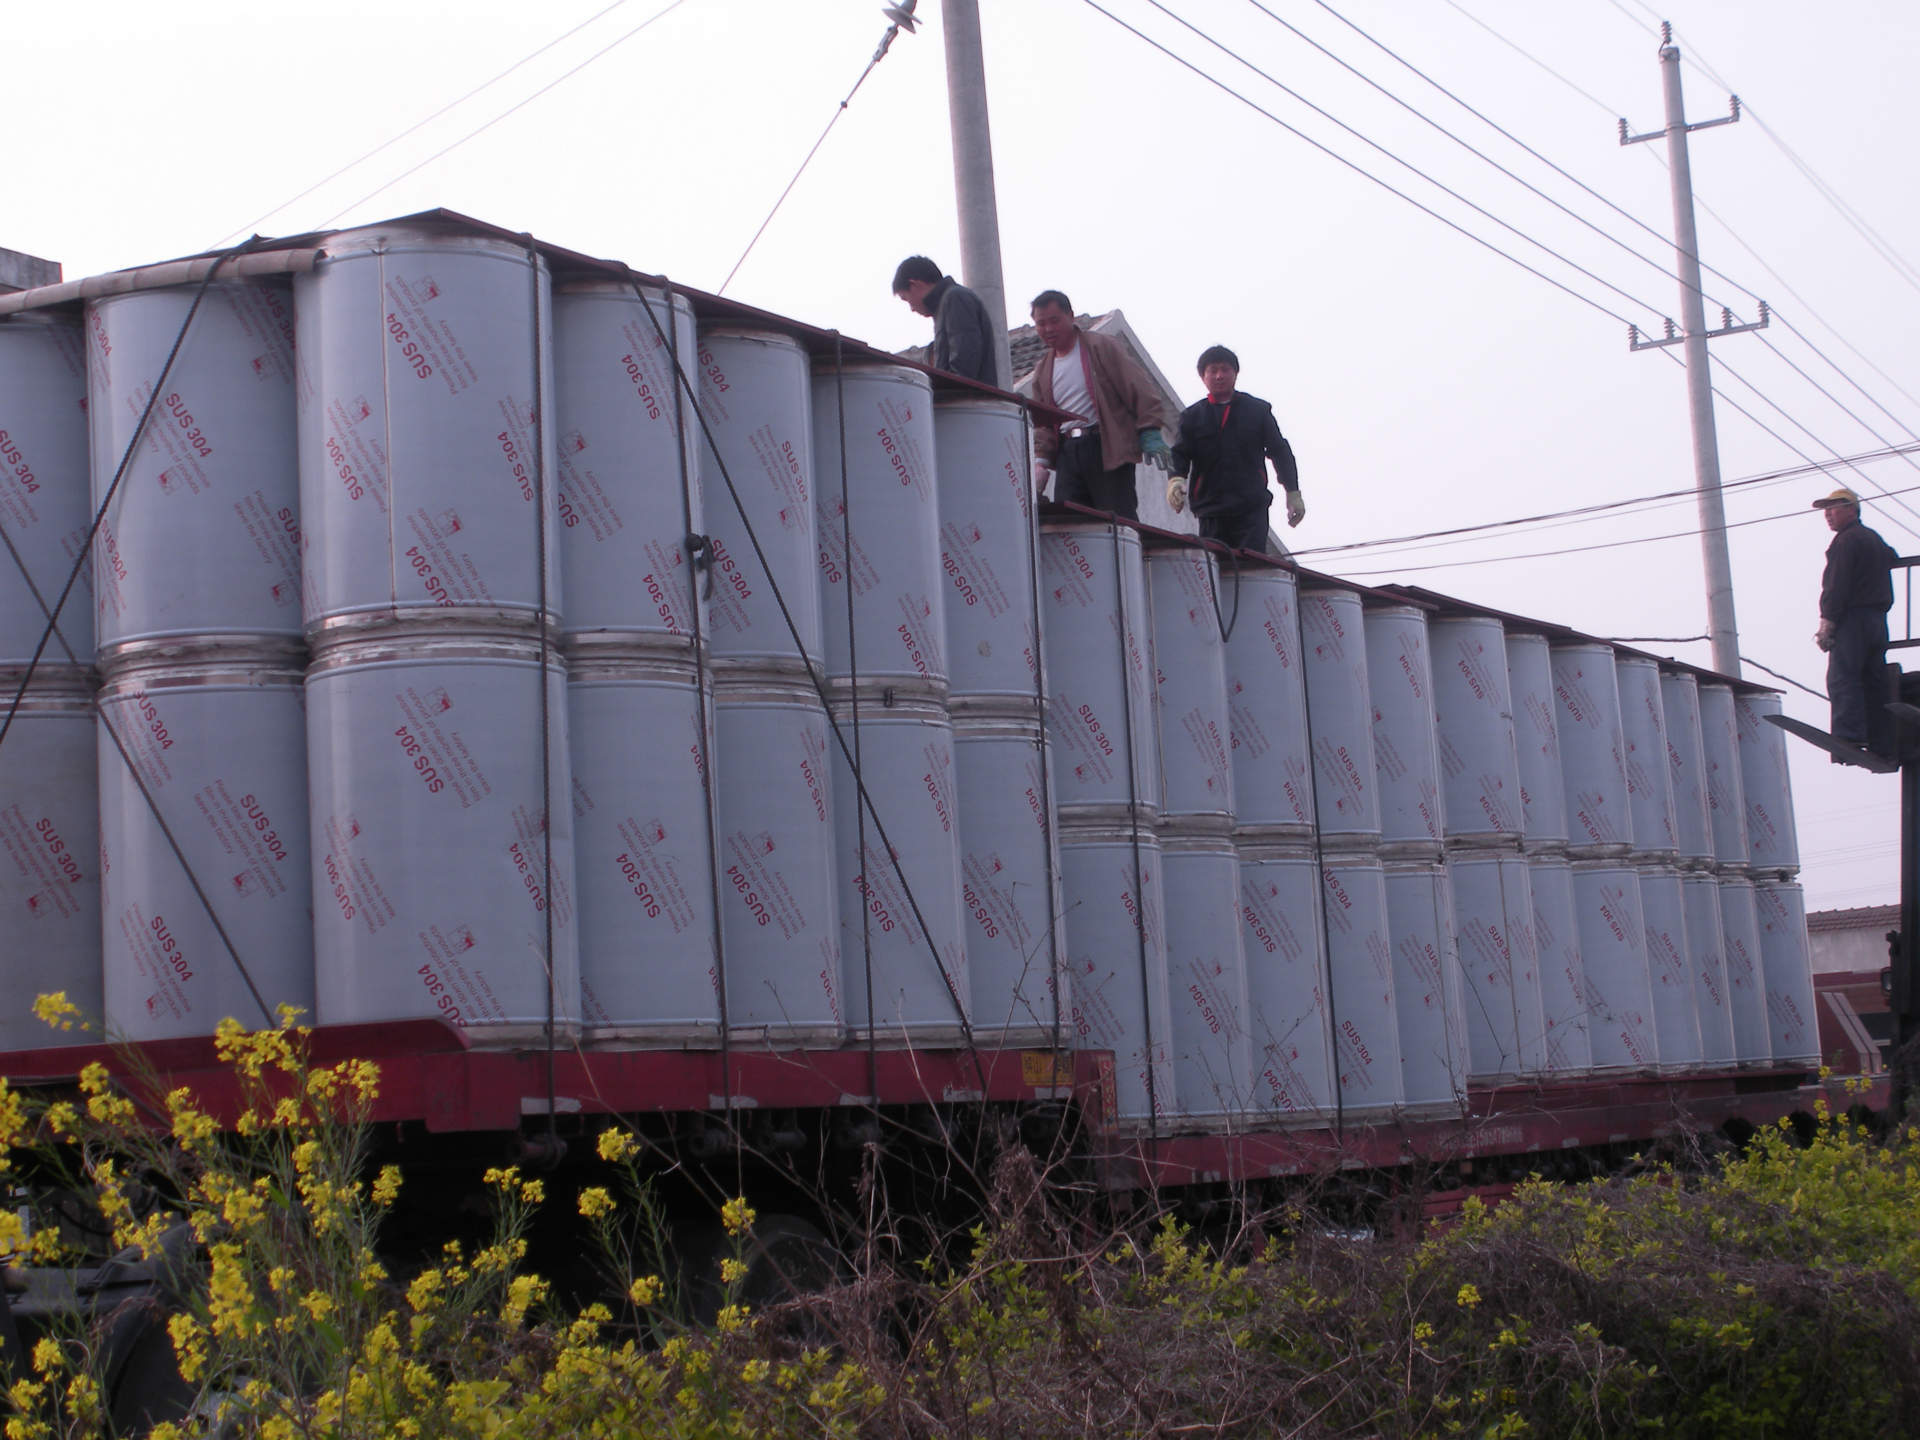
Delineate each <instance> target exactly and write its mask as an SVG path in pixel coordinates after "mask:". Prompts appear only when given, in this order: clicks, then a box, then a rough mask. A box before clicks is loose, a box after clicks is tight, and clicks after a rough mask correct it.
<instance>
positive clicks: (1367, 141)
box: [1087, 0, 1666, 324]
mask: <svg viewBox="0 0 1920 1440" xmlns="http://www.w3.org/2000/svg"><path fill="white" fill-rule="evenodd" d="M1087 3H1088V4H1090V5H1092V4H1093V0H1087ZM1147 4H1149V5H1151V6H1152V7H1153V8H1154V9H1155V10H1158V11H1159V12H1160V13H1161V14H1162V15H1165V16H1166V17H1167V18H1168V19H1170V20H1172V21H1173V22H1174V23H1175V24H1176V25H1179V26H1181V27H1183V28H1184V29H1187V30H1190V31H1192V32H1193V33H1194V34H1195V35H1197V36H1199V37H1200V38H1201V39H1202V40H1204V41H1206V42H1207V43H1208V44H1209V45H1211V46H1213V48H1214V49H1216V50H1218V51H1219V52H1220V53H1221V54H1223V55H1225V56H1226V57H1227V58H1228V59H1230V60H1232V61H1234V62H1236V63H1237V64H1240V65H1243V66H1245V67H1246V68H1247V69H1248V70H1251V71H1252V72H1253V73H1254V74H1256V75H1258V76H1259V77H1260V78H1261V79H1262V80H1265V81H1266V82H1267V83H1268V84H1269V85H1271V86H1273V87H1274V89H1276V90H1278V91H1280V92H1281V93H1282V94H1284V95H1287V96H1290V97H1291V98H1292V99H1294V100H1296V101H1298V102H1299V103H1300V104H1302V105H1304V106H1306V107H1307V109H1309V110H1311V111H1313V113H1314V114H1316V115H1318V116H1319V117H1320V118H1321V119H1323V120H1326V121H1328V122H1329V123H1330V124H1333V125H1337V126H1338V127H1339V128H1340V129H1342V130H1344V131H1346V133H1347V134H1349V135H1351V136H1353V138H1354V139H1356V140H1358V141H1359V142H1360V143H1361V144H1363V145H1367V146H1370V147H1371V148H1373V149H1375V150H1377V151H1379V152H1380V153H1381V154H1382V155H1384V156H1386V157H1387V158H1388V159H1389V160H1391V161H1393V162H1394V163H1395V164H1396V165H1400V166H1402V167H1404V168H1406V169H1408V170H1411V171H1412V172H1413V173H1414V174H1416V175H1418V176H1419V177H1420V178H1421V179H1422V180H1424V181H1426V182H1427V183H1428V184H1429V185H1431V186H1433V187H1434V189H1436V190H1438V191H1440V192H1441V193H1442V194H1444V195H1448V196H1450V197H1452V198H1453V199H1455V200H1458V201H1459V202H1460V203H1461V204H1462V205H1465V206H1466V207H1467V208H1468V209H1469V210H1472V211H1473V212H1474V213H1475V214H1477V215H1481V216H1484V217H1485V218H1486V219H1488V220H1491V221H1492V222H1493V223H1494V224H1496V225H1498V226H1499V227H1500V228H1501V229H1503V230H1506V231H1508V232H1510V233H1511V234H1513V235H1516V236H1518V237H1519V238H1520V239H1522V240H1524V241H1526V242H1527V243H1528V244H1529V245H1532V246H1534V247H1535V248H1536V249H1540V250H1544V251H1545V252H1546V253H1547V254H1549V255H1551V256H1553V258H1554V259H1556V260H1558V261H1559V262H1560V263H1561V264H1562V265H1565V266H1566V267H1567V268H1568V269H1570V270H1574V271H1577V272H1578V273H1580V274H1582V275H1584V276H1586V277H1587V279H1589V280H1591V281H1593V282H1594V283H1595V284H1596V285H1599V286H1600V287H1601V288H1602V289H1605V290H1611V291H1612V292H1613V293H1614V294H1615V295H1618V296H1619V297H1620V298H1621V299H1622V300H1626V301H1628V302H1630V303H1631V304H1634V305H1638V306H1639V307H1640V308H1641V309H1643V310H1646V311H1649V312H1650V313H1652V314H1655V315H1664V314H1665V313H1666V312H1665V311H1664V310H1662V309H1661V307H1659V306H1658V305H1649V304H1648V303H1647V302H1646V301H1645V300H1642V299H1641V298H1640V297H1639V296H1638V295H1634V294H1632V293H1631V292H1629V291H1626V290H1622V289H1621V288H1620V287H1619V286H1618V285H1615V284H1614V283H1613V282H1612V281H1611V280H1608V279H1606V278H1605V277H1603V276H1600V275H1596V274H1595V273H1594V272H1593V271H1591V270H1589V269H1587V267H1586V266H1584V265H1582V264H1580V263H1579V262H1578V261H1577V260H1573V259H1570V258H1568V257H1567V256H1565V255H1563V254H1561V253H1560V252H1559V251H1558V250H1555V249H1554V248H1553V247H1552V246H1551V245H1549V244H1547V243H1546V242H1545V241H1544V240H1538V239H1535V238H1534V237H1533V236H1532V235H1529V234H1528V233H1527V232H1526V231H1524V230H1522V229H1521V228H1520V227H1519V226H1517V225H1514V224H1512V223H1511V222H1509V221H1506V220H1503V219H1501V218H1500V217H1499V216H1498V215H1496V214H1494V213H1493V212H1492V211H1491V210H1489V209H1487V208H1486V207H1485V206H1484V205H1480V204H1478V203H1476V202H1475V201H1472V200H1469V199H1468V198H1467V197H1466V196H1465V195H1462V194H1461V193H1460V192H1459V191H1458V190H1455V189H1454V188H1453V187H1452V186H1450V185H1447V184H1445V183H1444V182H1442V181H1439V180H1436V179H1434V177H1433V176H1431V175H1429V174H1428V173H1427V172H1426V171H1424V170H1422V169H1421V168H1420V167H1419V166H1418V165H1415V164H1414V163H1413V162H1412V161H1411V160H1407V159H1404V158H1403V157H1401V156H1400V155H1398V154H1396V153H1394V152H1393V151H1392V150H1389V149H1388V148H1387V147H1386V146H1384V145H1382V144H1381V143H1380V142H1379V141H1377V140H1375V139H1373V138H1371V137H1370V136H1367V135H1364V134H1362V133H1361V132H1360V131H1359V130H1356V129H1355V128H1354V127H1353V126H1351V125H1349V124H1347V122H1346V121H1344V120H1342V119H1340V118H1339V116H1337V115H1334V114H1333V113H1332V112H1331V111H1328V110H1326V109H1323V108H1322V107H1321V106H1319V105H1316V104H1314V103H1313V101H1311V100H1309V99H1307V97H1306V96H1304V95H1302V94H1301V93H1300V92H1299V91H1298V90H1295V89H1294V88H1293V87H1292V86H1290V85H1288V84H1286V83H1285V82H1284V81H1282V80H1279V79H1277V78H1275V77H1274V76H1273V75H1271V74H1269V73H1268V72H1267V71H1265V70H1262V69H1261V68H1260V67H1259V66H1258V65H1256V64H1254V63H1253V62H1252V61H1251V60H1249V59H1247V58H1246V57H1245V56H1244V55H1241V54H1239V53H1238V52H1236V51H1235V50H1233V49H1232V48H1231V47H1229V46H1228V45H1226V44H1224V43H1223V42H1221V41H1219V40H1216V39H1215V38H1214V37H1213V36H1211V35H1209V34H1208V33H1207V32H1206V31H1204V30H1202V29H1201V28H1200V27H1199V26H1198V25H1195V24H1194V23H1193V22H1192V21H1191V20H1188V19H1186V18H1184V17H1183V16H1180V15H1177V14H1175V13H1174V12H1173V11H1172V10H1169V9H1168V8H1167V7H1166V6H1165V5H1164V4H1162V3H1161V0H1147ZM1093 8H1094V9H1096V10H1100V7H1099V6H1098V5H1093ZM1100 13H1101V14H1103V15H1106V14H1107V12H1106V11H1104V10H1101V11H1100ZM1268 13H1271V12H1268ZM1108 18H1109V19H1112V18H1114V17H1113V16H1111V15H1108ZM1275 18H1277V17H1275ZM1120 23H1122V24H1124V23H1125V22H1124V21H1122V22H1120ZM1281 23H1282V24H1284V23H1285V22H1284V21H1282V22H1281ZM1127 28H1128V29H1130V30H1131V29H1133V27H1132V26H1128V27H1127ZM1289 28H1291V27H1289ZM1133 33H1134V34H1136V35H1139V34H1140V32H1139V31H1138V30H1134V32H1133ZM1141 38H1143V39H1145V38H1146V37H1145V36H1142V37H1141ZM1150 43H1152V42H1150ZM1156 48H1160V49H1162V51H1163V53H1165V54H1168V55H1172V54H1173V52H1172V51H1171V50H1166V49H1165V48H1164V47H1158V46H1157V47H1156ZM1175 58H1176V59H1178V58H1179V57H1178V56H1176V57H1175ZM1181 63H1182V64H1185V63H1186V62H1185V61H1184V60H1183V61H1182V62H1181ZM1356 73H1357V72H1356ZM1208 78H1209V79H1211V78H1212V77H1211V76H1209V77H1208ZM1396 98H1397V97H1396ZM1249 103H1250V102H1249ZM1409 108H1412V107H1409ZM1261 113H1262V114H1265V113H1266V112H1265V111H1262V112H1261ZM1416 113H1417V112H1416ZM1269 118H1272V117H1269ZM1422 118H1423V119H1424V118H1425V117H1424V116H1423V117H1422ZM1461 143H1462V144H1465V142H1464V141H1462V142H1461ZM1467 148H1469V149H1472V147H1471V146H1468V147H1467ZM1328 153H1332V152H1328ZM1474 153H1475V154H1478V153H1479V152H1478V151H1475V152H1474ZM1482 158H1485V157H1482ZM1488 163H1489V164H1491V163H1493V162H1491V161H1489V162H1488ZM1362 173H1365V172H1362ZM1507 173H1509V174H1511V173H1512V172H1510V171H1509V172H1507ZM1514 178H1516V179H1518V178H1519V177H1517V176H1515V177H1514ZM1521 183H1522V184H1524V183H1525V182H1524V181H1522V182H1521ZM1629 253H1632V251H1631V247H1629ZM1509 258H1511V257H1509ZM1639 258H1640V259H1642V260H1644V259H1645V258H1646V257H1645V256H1644V255H1642V256H1639ZM1615 318H1616V319H1617V318H1619V317H1617V316H1616V317H1615ZM1628 323H1629V324H1631V323H1632V322H1631V321H1629V322H1628Z"/></svg>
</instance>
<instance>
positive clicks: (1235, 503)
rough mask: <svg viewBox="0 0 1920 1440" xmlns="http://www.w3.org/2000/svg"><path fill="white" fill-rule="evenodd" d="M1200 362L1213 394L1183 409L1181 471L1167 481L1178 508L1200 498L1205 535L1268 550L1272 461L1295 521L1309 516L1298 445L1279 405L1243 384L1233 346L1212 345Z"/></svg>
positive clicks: (1197, 506)
mask: <svg viewBox="0 0 1920 1440" xmlns="http://www.w3.org/2000/svg"><path fill="white" fill-rule="evenodd" d="M1196 368H1197V369H1198V370H1199V372H1200V383H1201V384H1203V385H1205V386H1206V387H1207V398H1206V399H1204V400H1200V401H1197V402H1195V403H1194V404H1192V405H1189V406H1188V407H1187V408H1186V409H1185V410H1183V411H1181V412H1180V435H1179V438H1178V439H1177V440H1175V441H1174V444H1173V463H1172V465H1171V466H1170V467H1169V468H1170V469H1171V470H1172V472H1173V475H1174V477H1175V478H1174V479H1173V480H1172V481H1171V482H1170V483H1169V484H1168V486H1167V504H1169V505H1171V506H1172V507H1173V508H1174V509H1175V510H1179V509H1180V508H1182V507H1183V506H1185V505H1189V504H1190V505H1192V506H1193V514H1194V518H1195V519H1197V520H1198V521H1199V522H1200V534H1201V536H1202V537H1203V538H1205V539H1208V540H1219V541H1222V542H1223V543H1225V544H1227V545H1230V546H1232V547H1233V548H1234V549H1236V550H1254V551H1261V552H1264V551H1265V550H1266V548H1267V507H1268V506H1269V505H1271V504H1272V503H1273V493H1272V492H1271V491H1270V490H1268V489H1267V465H1266V462H1267V461H1269V460H1271V461H1272V462H1273V473H1274V478H1275V479H1277V480H1278V481H1279V482H1280V488H1281V489H1282V490H1284V491H1285V492H1286V496H1287V524H1288V525H1298V524H1299V523H1300V522H1301V521H1302V520H1304V519H1306V516H1307V502H1306V501H1305V500H1303V499H1301V498H1300V469H1299V466H1298V465H1296V464H1295V463H1294V459H1293V447H1292V446H1291V445H1289V444H1287V437H1286V436H1284V435H1282V434H1281V433H1280V424H1279V422H1278V421H1277V420H1275V419H1274V418H1273V407H1272V406H1271V405H1269V404H1268V403H1267V402H1266V401H1264V400H1259V399H1256V398H1255V397H1253V396H1252V395H1248V394H1246V393H1244V392H1243V391H1241V390H1239V389H1237V388H1236V387H1237V386H1238V384H1239V380H1240V357H1239V356H1237V355H1235V354H1234V353H1233V351H1231V350H1229V349H1227V347H1226V346H1224V345H1211V346H1208V347H1207V348H1206V349H1205V350H1202V351H1201V352H1200V363H1199V365H1198V366H1197V367H1196ZM1189 474H1190V475H1191V478H1188V477H1189Z"/></svg>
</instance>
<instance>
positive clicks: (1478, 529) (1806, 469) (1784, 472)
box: [1293, 442, 1920, 557]
mask: <svg viewBox="0 0 1920 1440" xmlns="http://www.w3.org/2000/svg"><path fill="white" fill-rule="evenodd" d="M1914 451H1920V442H1916V443H1915V444H1913V445H1908V446H1901V447H1898V448H1896V449H1889V450H1871V451H1866V452H1864V453H1862V454H1858V455H1853V456H1849V457H1847V458H1848V459H1850V460H1854V461H1860V462H1863V463H1864V462H1866V461H1870V460H1884V459H1886V458H1888V457H1889V456H1890V455H1893V454H1906V453H1912V452H1914ZM1826 468H1827V467H1826V465H1825V463H1824V462H1820V461H1813V462H1809V463H1807V464H1804V465H1791V466H1788V467H1786V468H1784V469H1780V470H1768V471H1764V472H1762V473H1760V474H1757V475H1743V476H1741V477H1740V478H1739V479H1737V480H1728V481H1726V482H1725V483H1723V484H1722V485H1721V487H1720V488H1721V489H1722V490H1734V489H1739V488H1742V487H1745V486H1754V485H1771V484H1777V483H1779V482H1780V481H1782V480H1791V479H1795V478H1797V477H1798V476H1801V475H1807V474H1812V473H1814V472H1816V471H1821V472H1824V471H1825V469H1826ZM1697 493H1698V492H1697V491H1696V490H1695V489H1694V488H1693V487H1692V486H1688V487H1687V488H1686V489H1684V490H1660V491H1656V492H1654V493H1653V494H1650V495H1635V496H1631V497H1629V498H1628V499H1625V500H1607V501H1602V502H1600V503H1598V504H1594V505H1578V506H1574V507H1573V508H1571V509H1567V510H1548V511H1545V512H1543V513H1541V514H1539V515H1524V516H1519V517H1517V518H1514V519H1511V520H1489V521H1486V522H1484V523H1482V524H1478V525H1457V526H1454V527H1453V528H1452V529H1448V530H1424V531H1421V532H1419V533H1417V534H1413V535H1399V536H1394V537H1392V538H1390V539H1382V540H1356V541H1354V542H1352V543H1351V544H1346V545H1321V546H1316V547H1314V548H1313V549H1308V550H1296V551H1294V552H1293V553H1294V554H1295V555H1296V556H1300V557H1306V556H1310V555H1335V554H1340V553H1343V552H1346V551H1352V550H1368V549H1384V548H1388V547H1392V546H1397V545H1402V544H1407V543H1410V542H1413V541H1417V540H1434V539H1442V538H1447V537H1454V536H1472V535H1475V534H1481V533H1485V532H1488V531H1493V530H1502V529H1510V528H1513V527H1516V526H1520V525H1533V524H1539V523H1542V522H1545V521H1550V520H1564V519H1587V518H1597V517H1598V516H1600V515H1603V514H1606V513H1610V512H1613V511H1619V510H1625V509H1629V508H1631V507H1633V506H1636V505H1647V504H1650V503H1653V502H1659V501H1668V500H1684V499H1692V498H1693V496H1694V495H1695V494H1697Z"/></svg>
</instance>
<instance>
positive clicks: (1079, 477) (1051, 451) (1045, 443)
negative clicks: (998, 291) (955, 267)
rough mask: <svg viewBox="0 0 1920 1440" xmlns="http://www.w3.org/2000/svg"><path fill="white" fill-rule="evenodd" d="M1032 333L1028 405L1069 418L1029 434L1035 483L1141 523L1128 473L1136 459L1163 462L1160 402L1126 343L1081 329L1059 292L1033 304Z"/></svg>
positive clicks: (1057, 496) (1044, 295) (1163, 421)
mask: <svg viewBox="0 0 1920 1440" xmlns="http://www.w3.org/2000/svg"><path fill="white" fill-rule="evenodd" d="M1033 328H1034V330H1035V331H1036V332H1037V333H1038V334H1039V336H1040V340H1041V343H1043V344H1044V345H1045V346H1046V347H1047V352H1046V354H1044V355H1042V356H1041V357H1040V363H1039V365H1037V366H1036V367H1034V372H1033V398H1034V399H1035V400H1037V401H1039V402H1040V403H1041V404H1042V405H1048V406H1051V407H1052V408H1054V409H1055V410H1063V411H1065V412H1066V413H1067V414H1068V415H1071V416H1073V417H1075V418H1074V419H1072V420H1070V421H1064V422H1062V423H1061V424H1060V426H1059V427H1058V428H1057V429H1056V428H1054V427H1053V426H1050V425H1045V424H1042V425H1040V426H1038V427H1037V428H1036V429H1035V430H1034V432H1033V455H1034V459H1035V461H1036V462H1037V464H1036V466H1035V471H1034V480H1035V483H1036V484H1037V485H1040V486H1042V487H1044V486H1045V485H1046V482H1047V476H1048V474H1049V472H1052V473H1053V474H1054V476H1055V480H1054V486H1053V498H1054V499H1056V500H1063V501H1068V502H1071V503H1073V504H1076V505H1086V506H1088V507H1090V508H1092V509H1095V510H1110V511H1112V512H1113V513H1114V514H1116V515H1119V516H1121V517H1123V518H1124V519H1127V520H1135V519H1138V518H1139V514H1140V508H1139V496H1138V493H1137V491H1136V490H1135V488H1134V480H1133V467H1134V466H1135V465H1136V464H1138V463H1139V461H1140V459H1141V457H1142V455H1143V454H1144V455H1147V456H1151V457H1153V459H1154V460H1155V461H1156V462H1157V463H1160V464H1163V465H1164V464H1165V462H1166V458H1167V442H1166V438H1165V437H1164V436H1163V435H1161V433H1160V427H1161V426H1162V425H1164V424H1166V422H1167V417H1166V414H1165V412H1164V411H1163V410H1162V409H1161V405H1160V397H1159V395H1158V394H1157V393H1156V392H1155V390H1154V387H1153V382H1152V381H1151V380H1149V379H1148V378H1147V372H1146V371H1145V370H1144V369H1142V368H1141V366H1140V362H1139V361H1137V360H1135V359H1134V358H1133V354H1132V352H1131V351H1129V350H1128V349H1127V346H1126V343H1125V342H1124V341H1122V340H1119V339H1116V338H1115V337H1113V336H1111V335H1098V334H1095V333H1093V332H1092V331H1089V330H1082V329H1081V328H1080V327H1079V326H1078V325H1076V324H1075V323H1074V320H1073V303H1072V302H1071V301H1070V300H1068V299H1067V297H1066V296H1065V295H1063V294H1061V293H1060V292H1059V291H1058V290H1043V291H1041V292H1040V293H1039V294H1038V295H1036V296H1035V297H1034V299H1033Z"/></svg>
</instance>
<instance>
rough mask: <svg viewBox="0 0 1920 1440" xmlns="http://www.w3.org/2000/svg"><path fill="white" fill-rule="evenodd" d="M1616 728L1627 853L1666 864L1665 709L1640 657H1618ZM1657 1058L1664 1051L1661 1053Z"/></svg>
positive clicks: (1650, 664)
mask: <svg viewBox="0 0 1920 1440" xmlns="http://www.w3.org/2000/svg"><path fill="white" fill-rule="evenodd" d="M1614 672H1615V675H1616V677H1617V679H1618V681H1619V685H1620V725H1621V733H1622V735H1624V736H1625V738H1626V745H1627V748H1626V757H1625V758H1626V766H1627V801H1628V807H1629V808H1630V809H1631V810H1632V811H1633V848H1634V851H1635V853H1637V854H1640V855H1650V856H1656V857H1658V858H1660V859H1663V860H1664V859H1668V858H1671V857H1673V856H1675V855H1677V854H1678V853H1679V847H1680V824H1679V818H1678V816H1677V815H1676V813H1675V809H1674V796H1673V776H1672V761H1671V759H1670V758H1669V755H1668V750H1667V708H1666V705H1665V703H1664V701H1663V700H1662V698H1661V690H1660V666H1659V665H1658V664H1657V663H1656V662H1655V661H1652V660H1649V659H1647V658H1646V657H1645V656H1644V655H1618V656H1616V657H1615V658H1614ZM1661 1053H1662V1055H1664V1054H1665V1051H1664V1050H1662V1052H1661Z"/></svg>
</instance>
